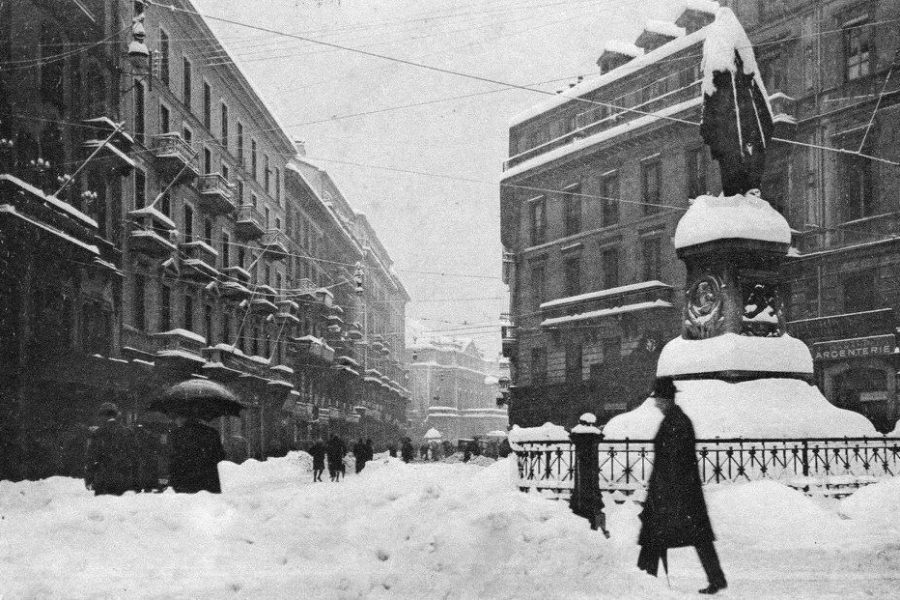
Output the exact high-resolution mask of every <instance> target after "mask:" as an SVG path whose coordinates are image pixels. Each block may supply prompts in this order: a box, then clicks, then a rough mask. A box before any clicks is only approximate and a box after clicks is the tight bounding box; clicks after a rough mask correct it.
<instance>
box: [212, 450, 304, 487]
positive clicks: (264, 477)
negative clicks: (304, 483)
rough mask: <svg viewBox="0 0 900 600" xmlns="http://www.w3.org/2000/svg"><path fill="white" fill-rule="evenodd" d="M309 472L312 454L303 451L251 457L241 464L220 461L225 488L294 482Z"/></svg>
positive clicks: (221, 476)
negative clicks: (257, 458)
mask: <svg viewBox="0 0 900 600" xmlns="http://www.w3.org/2000/svg"><path fill="white" fill-rule="evenodd" d="M309 473H312V456H310V455H309V454H307V453H306V452H303V451H293V452H289V453H288V454H287V455H286V456H282V457H279V458H270V459H268V460H264V461H258V460H256V459H253V458H251V459H248V460H246V461H244V462H243V463H241V464H240V465H237V464H235V463H233V462H228V461H223V462H220V463H219V478H220V479H221V480H222V489H223V490H229V489H238V488H241V487H255V486H258V485H272V484H275V485H283V484H292V483H296V482H297V481H300V480H302V479H305V478H306V476H307V475H308V474H309Z"/></svg>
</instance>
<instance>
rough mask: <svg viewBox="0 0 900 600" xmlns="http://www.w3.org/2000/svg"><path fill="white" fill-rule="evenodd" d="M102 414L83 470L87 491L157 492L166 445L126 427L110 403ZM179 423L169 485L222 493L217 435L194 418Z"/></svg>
mask: <svg viewBox="0 0 900 600" xmlns="http://www.w3.org/2000/svg"><path fill="white" fill-rule="evenodd" d="M98 413H99V416H100V418H101V419H102V423H101V424H100V425H99V426H98V427H97V428H96V429H94V430H93V431H92V432H91V435H90V438H89V440H88V449H87V464H86V465H85V469H84V480H85V485H86V486H87V487H88V489H91V490H93V491H94V494H95V495H98V496H99V495H105V494H111V495H116V496H120V495H122V494H124V493H125V492H127V491H136V492H152V491H158V490H159V489H160V488H161V485H160V468H159V460H160V457H161V453H162V445H161V444H160V442H159V439H158V438H157V436H156V435H155V434H153V433H152V432H150V431H147V430H146V429H145V428H144V427H143V426H142V425H137V426H135V427H134V428H128V427H126V426H125V425H123V424H122V423H121V422H120V414H121V413H120V412H119V408H118V407H117V406H116V405H115V404H113V403H112V402H104V403H103V404H102V405H101V406H100V410H99V411H98ZM176 421H177V423H178V426H177V427H176V428H175V429H174V430H173V431H172V432H171V434H170V435H169V452H168V462H169V479H168V485H169V486H170V487H171V488H172V489H173V490H175V491H176V492H180V493H188V494H190V493H195V492H199V491H207V492H212V493H216V494H218V493H221V491H222V485H221V481H220V480H219V470H218V464H219V462H220V461H222V460H225V450H224V449H223V448H222V442H221V440H220V439H219V432H218V431H217V430H216V429H215V428H213V427H210V426H209V425H206V424H205V423H203V422H202V421H200V420H199V419H197V418H194V417H189V416H181V417H176Z"/></svg>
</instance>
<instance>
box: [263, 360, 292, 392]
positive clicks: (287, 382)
mask: <svg viewBox="0 0 900 600" xmlns="http://www.w3.org/2000/svg"><path fill="white" fill-rule="evenodd" d="M293 376H294V370H293V369H292V368H290V367H288V366H286V365H272V366H271V367H269V377H270V379H269V383H268V385H269V386H277V387H279V388H281V389H282V392H289V391H290V390H292V389H294V384H293V383H291V379H292V378H293Z"/></svg>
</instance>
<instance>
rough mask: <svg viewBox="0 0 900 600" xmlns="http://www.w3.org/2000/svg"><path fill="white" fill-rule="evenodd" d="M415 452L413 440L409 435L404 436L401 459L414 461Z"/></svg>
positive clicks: (406, 461)
mask: <svg viewBox="0 0 900 600" xmlns="http://www.w3.org/2000/svg"><path fill="white" fill-rule="evenodd" d="M415 453H416V451H415V449H414V448H413V445H412V440H410V439H409V438H408V437H406V438H403V443H402V444H401V445H400V459H401V460H402V461H403V462H405V463H408V462H412V460H413V457H414V456H415Z"/></svg>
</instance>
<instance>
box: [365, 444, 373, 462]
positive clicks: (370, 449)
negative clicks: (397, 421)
mask: <svg viewBox="0 0 900 600" xmlns="http://www.w3.org/2000/svg"><path fill="white" fill-rule="evenodd" d="M374 458H375V445H374V444H373V443H372V438H366V462H369V461H370V460H373V459H374Z"/></svg>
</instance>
